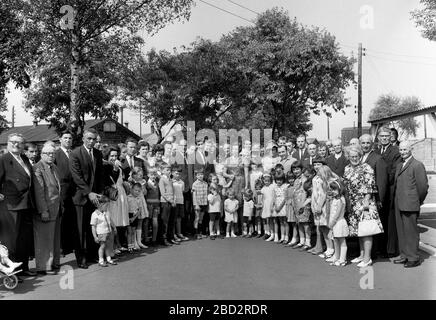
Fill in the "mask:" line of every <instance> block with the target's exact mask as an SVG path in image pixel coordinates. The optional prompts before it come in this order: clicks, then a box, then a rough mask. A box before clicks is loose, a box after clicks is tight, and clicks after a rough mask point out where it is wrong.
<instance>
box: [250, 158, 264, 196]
mask: <svg viewBox="0 0 436 320" xmlns="http://www.w3.org/2000/svg"><path fill="white" fill-rule="evenodd" d="M250 166H251V172H250V189H251V190H252V191H253V194H255V193H256V181H257V180H258V179H261V178H262V175H263V172H262V164H261V163H254V162H253V161H252V162H251V165H250Z"/></svg>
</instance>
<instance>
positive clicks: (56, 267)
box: [51, 264, 61, 270]
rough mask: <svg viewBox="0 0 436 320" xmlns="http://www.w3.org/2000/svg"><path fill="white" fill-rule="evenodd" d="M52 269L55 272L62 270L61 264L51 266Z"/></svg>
mask: <svg viewBox="0 0 436 320" xmlns="http://www.w3.org/2000/svg"><path fill="white" fill-rule="evenodd" d="M51 268H52V269H53V270H60V269H61V266H60V265H59V264H54V265H52V266H51Z"/></svg>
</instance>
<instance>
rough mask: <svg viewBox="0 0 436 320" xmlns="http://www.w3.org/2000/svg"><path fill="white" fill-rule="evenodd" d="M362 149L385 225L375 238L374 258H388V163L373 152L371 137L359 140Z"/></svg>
mask: <svg viewBox="0 0 436 320" xmlns="http://www.w3.org/2000/svg"><path fill="white" fill-rule="evenodd" d="M359 141H360V145H361V147H362V151H363V156H362V163H367V164H369V165H370V166H371V168H372V169H373V170H374V175H375V183H376V185H377V190H378V193H377V194H376V195H375V197H376V201H377V207H378V213H379V216H380V220H381V223H382V225H383V230H384V232H383V233H380V234H378V235H376V236H375V237H374V245H373V247H372V248H373V251H374V252H373V256H376V254H379V255H380V257H382V258H387V257H388V252H387V244H388V234H389V232H388V229H389V226H388V217H389V204H390V201H389V180H388V171H387V166H386V162H385V161H384V160H383V158H382V157H381V156H380V155H379V154H378V153H376V152H375V151H374V150H373V146H374V143H373V140H372V137H371V135H369V134H364V135H362V136H361V137H360V138H359Z"/></svg>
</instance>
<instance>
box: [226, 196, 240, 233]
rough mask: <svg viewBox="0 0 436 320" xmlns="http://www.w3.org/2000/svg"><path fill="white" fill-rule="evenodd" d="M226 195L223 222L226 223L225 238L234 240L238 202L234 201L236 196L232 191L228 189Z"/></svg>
mask: <svg viewBox="0 0 436 320" xmlns="http://www.w3.org/2000/svg"><path fill="white" fill-rule="evenodd" d="M227 195H228V198H227V199H226V200H225V201H224V214H225V218H224V220H225V222H227V227H226V238H230V236H231V237H232V238H236V234H235V224H236V223H238V209H239V201H238V199H236V194H235V191H234V190H233V189H230V190H229V191H228V193H227ZM230 232H231V235H230Z"/></svg>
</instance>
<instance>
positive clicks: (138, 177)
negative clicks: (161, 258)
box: [129, 167, 149, 249]
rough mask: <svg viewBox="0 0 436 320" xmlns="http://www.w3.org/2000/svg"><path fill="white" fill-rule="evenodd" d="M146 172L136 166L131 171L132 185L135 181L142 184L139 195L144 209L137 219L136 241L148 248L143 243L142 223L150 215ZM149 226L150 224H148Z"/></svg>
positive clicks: (140, 245) (140, 246) (141, 246)
mask: <svg viewBox="0 0 436 320" xmlns="http://www.w3.org/2000/svg"><path fill="white" fill-rule="evenodd" d="M143 177H144V173H143V172H142V168H140V167H134V168H133V169H132V171H131V172H130V179H129V181H130V185H131V186H132V185H133V184H135V183H140V184H141V187H142V188H141V194H140V195H139V197H138V198H139V199H140V201H141V202H142V204H141V207H142V210H140V212H141V213H140V215H139V216H138V217H137V218H136V219H137V220H138V221H137V224H136V225H137V228H136V231H135V236H136V243H137V244H138V246H139V248H142V249H147V248H148V247H147V246H146V245H145V244H143V243H142V225H143V221H144V219H146V218H148V217H149V213H148V209H147V203H146V202H145V195H146V194H147V188H146V187H145V182H146V181H145V179H144V178H143ZM147 227H148V224H147Z"/></svg>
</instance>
